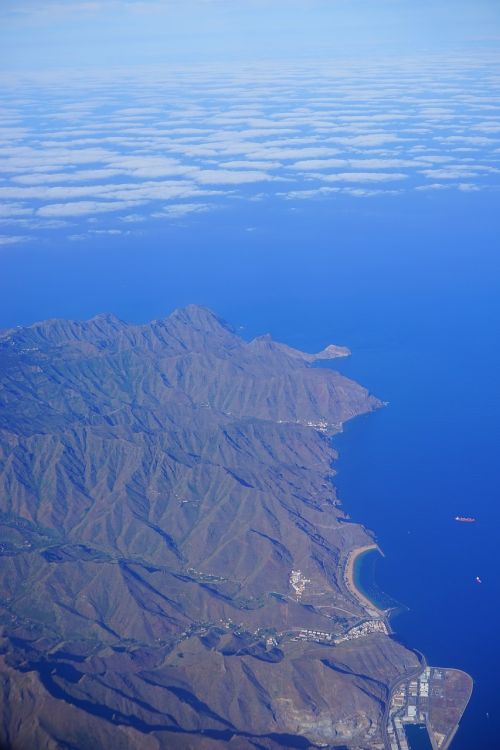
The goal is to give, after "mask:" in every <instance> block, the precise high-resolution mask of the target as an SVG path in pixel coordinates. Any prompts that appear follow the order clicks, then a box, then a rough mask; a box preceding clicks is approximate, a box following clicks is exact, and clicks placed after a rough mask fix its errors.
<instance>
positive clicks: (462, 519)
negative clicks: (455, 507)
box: [455, 516, 476, 523]
mask: <svg viewBox="0 0 500 750" xmlns="http://www.w3.org/2000/svg"><path fill="white" fill-rule="evenodd" d="M475 520H476V519H475V518H473V517H472V516H455V521H459V523H474V522H475Z"/></svg>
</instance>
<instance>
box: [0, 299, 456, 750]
mask: <svg viewBox="0 0 500 750" xmlns="http://www.w3.org/2000/svg"><path fill="white" fill-rule="evenodd" d="M348 353H349V352H348V350H347V349H345V348H344V347H335V346H329V347H327V348H326V349H325V350H323V352H320V353H319V354H316V355H313V354H308V353H304V352H300V351H298V350H295V349H292V348H290V347H289V346H286V345H284V344H280V343H277V342H274V341H273V340H272V339H271V338H270V337H269V336H263V337H259V338H257V339H254V340H252V341H249V342H248V341H245V340H243V339H242V338H240V337H239V336H238V335H236V333H235V332H234V331H233V330H232V328H231V327H230V326H229V325H228V324H226V323H225V322H224V321H222V320H221V319H220V318H218V317H217V316H216V315H215V314H214V313H212V312H211V311H210V310H207V309H206V308H202V307H198V306H189V307H186V308H183V309H179V310H175V311H174V312H173V313H172V314H171V315H169V316H168V317H166V318H164V319H161V320H155V321H153V322H151V323H148V324H145V325H130V324H127V323H125V322H123V321H121V320H119V319H118V318H116V317H115V316H113V315H109V314H106V315H98V316H96V317H95V318H92V319H91V320H88V321H84V322H80V321H68V320H48V321H44V322H41V323H37V324H34V325H32V326H28V327H24V328H22V327H19V328H14V329H9V330H4V331H0V498H1V508H0V555H1V557H2V572H1V574H0V624H1V652H0V678H1V679H0V699H1V701H2V707H3V709H2V715H1V717H0V746H1V747H2V748H9V749H12V750H29V749H31V748H35V747H37V748H46V749H47V750H63V748H71V749H72V750H88V748H92V750H108V749H109V748H119V749H120V750H167V748H168V750H177V749H178V750H191V749H193V750H217V748H220V747H225V746H226V745H227V746H228V748H229V749H231V748H234V749H235V750H254V749H255V748H267V749H268V750H278V749H279V748H283V747H285V748H288V747H299V748H308V747H313V746H321V747H331V748H334V747H336V748H341V747H342V748H351V749H352V750H354V749H358V750H359V749H360V748H364V749H367V748H370V749H373V750H384V748H387V749H388V750H392V749H393V748H398V750H399V748H401V747H404V745H403V744H401V743H402V742H403V740H404V737H403V734H402V732H401V731H400V725H401V726H402V725H403V724H404V722H405V721H411V720H413V719H416V718H418V717H420V716H422V717H423V718H424V719H425V716H427V715H429V717H430V719H429V721H430V723H431V724H432V726H434V727H435V728H436V727H437V730H436V731H438V734H439V736H440V737H443V738H444V739H443V740H442V744H441V745H439V748H445V747H447V744H446V743H448V741H449V739H450V738H451V736H452V733H453V731H454V728H455V727H456V724H457V723H458V720H459V717H460V715H461V712H462V711H463V708H464V707H465V705H466V693H467V690H466V689H465V690H464V686H463V685H462V683H460V690H459V691H458V692H460V691H461V692H460V695H461V696H462V702H461V703H460V701H458V703H457V704H456V710H455V711H454V712H451V713H450V714H449V716H448V719H447V720H446V721H445V719H443V716H442V713H441V714H440V713H439V710H438V708H436V707H434V704H433V703H432V697H430V696H429V697H428V700H427V701H423V702H422V703H421V704H419V705H418V706H417V708H416V710H415V712H414V711H413V708H411V710H410V709H409V707H410V706H413V693H412V690H413V687H412V681H414V680H415V679H419V680H420V679H422V680H424V678H421V677H420V675H422V674H423V673H424V670H425V669H427V665H426V664H425V663H423V661H422V659H421V658H420V656H419V655H418V654H417V653H416V652H413V651H412V650H409V649H407V648H406V647H404V646H403V645H401V644H400V643H398V642H397V640H395V639H394V638H393V637H391V636H390V630H389V626H388V623H387V621H386V619H385V613H384V612H382V611H379V610H377V609H376V608H375V607H374V606H373V604H372V603H371V602H369V601H368V600H367V599H366V598H365V597H363V596H362V595H360V592H359V591H357V589H356V587H355V585H354V580H353V564H354V555H355V552H356V551H359V550H363V549H367V548H369V547H370V546H372V545H373V544H374V541H373V538H372V535H371V534H370V533H368V532H367V531H366V530H365V529H364V528H363V527H362V526H361V525H358V524H356V523H352V522H349V523H346V522H345V521H346V516H345V514H344V512H343V511H342V509H341V507H340V505H339V501H338V499H337V497H336V494H335V488H334V485H333V483H332V479H333V477H334V470H333V468H332V466H333V464H334V462H335V458H336V454H335V450H334V448H333V446H332V441H331V437H332V436H333V435H335V434H336V433H337V432H338V431H339V430H340V429H341V427H342V424H343V423H344V422H346V421H347V420H349V419H352V418H353V417H356V416H357V415H360V414H363V413H366V412H370V411H372V410H374V409H377V408H378V407H379V406H380V405H381V402H380V401H378V399H377V398H375V397H374V396H372V395H371V394H370V393H368V391H367V390H366V389H365V388H363V387H362V386H360V385H358V384H357V383H355V382H353V381H351V380H349V379H347V378H345V377H343V376H342V375H340V374H339V373H338V372H336V371H335V370H333V369H332V368H331V366H330V367H320V366H319V367H318V366H312V365H314V364H315V363H321V361H322V360H325V359H332V358H335V357H337V356H347V354H348ZM425 674H427V673H425ZM430 679H432V680H434V679H436V680H437V679H439V678H438V676H437V674H434V673H432V674H431V678H430ZM424 681H425V680H424ZM459 682H460V681H459ZM452 683H453V679H452V680H451V682H450V685H451V684H452ZM443 684H444V683H443ZM457 684H458V683H457ZM407 686H408V687H407ZM398 691H399V692H398ZM443 695H444V693H443ZM459 704H460V705H459ZM450 717H452V718H450Z"/></svg>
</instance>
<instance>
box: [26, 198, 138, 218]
mask: <svg viewBox="0 0 500 750" xmlns="http://www.w3.org/2000/svg"><path fill="white" fill-rule="evenodd" d="M137 205H138V204H137V202H135V201H134V202H131V201H108V202H103V201H74V202H72V203H49V205H47V206H42V208H39V209H38V211H37V214H38V216H48V217H52V216H88V215H89V214H91V215H93V214H100V213H108V212H110V211H111V212H114V211H124V210H126V209H128V208H131V207H132V206H137Z"/></svg>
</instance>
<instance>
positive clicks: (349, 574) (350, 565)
mask: <svg viewBox="0 0 500 750" xmlns="http://www.w3.org/2000/svg"><path fill="white" fill-rule="evenodd" d="M372 549H379V548H378V546H377V545H376V544H367V545H365V546H364V547H356V549H353V550H352V551H351V552H350V553H349V557H348V558H347V564H346V567H345V581H346V584H347V586H348V588H349V590H350V591H351V593H352V594H354V596H355V597H356V599H357V600H358V601H359V602H360V604H361V605H362V606H363V607H365V608H366V609H367V610H368V611H369V612H370V614H375V615H377V616H381V615H384V613H385V612H384V610H383V609H379V608H378V607H376V606H375V605H374V604H373V602H372V601H370V599H368V597H366V596H365V595H364V594H363V593H362V592H361V591H360V590H359V589H358V588H357V587H356V584H355V582H354V565H355V563H356V559H357V558H358V557H359V556H360V555H362V554H363V553H364V552H368V550H372Z"/></svg>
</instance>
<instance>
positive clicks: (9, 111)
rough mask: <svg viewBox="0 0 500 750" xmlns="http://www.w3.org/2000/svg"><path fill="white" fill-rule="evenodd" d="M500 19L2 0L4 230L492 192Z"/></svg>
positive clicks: (456, 9) (350, 9)
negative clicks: (248, 207)
mask: <svg viewBox="0 0 500 750" xmlns="http://www.w3.org/2000/svg"><path fill="white" fill-rule="evenodd" d="M499 20H500V6H498V3H496V2H495V3H494V2H491V1H490V0H478V2H475V3H473V4H472V3H469V2H467V3H465V2H462V0H455V2H453V3H450V2H446V3H443V2H441V0H433V2H430V1H429V0H420V1H419V2H418V3H417V2H413V1H412V2H410V0H381V2H377V3H375V2H372V0H328V1H326V0H287V2H286V3H285V2H282V0H269V1H266V0H231V2H228V1H227V0H183V2H177V1H176V0H172V1H171V2H166V1H165V0H163V1H162V2H160V1H159V0H149V1H148V2H146V1H144V2H141V1H140V0H119V1H118V0H107V2H104V1H102V0H92V1H90V0H88V1H85V0H82V1H81V2H44V3H41V2H34V1H33V0H17V1H16V2H13V0H4V2H3V3H2V4H1V5H0V29H1V31H0V49H1V50H2V52H1V53H0V54H1V56H2V58H3V60H2V62H3V65H2V69H1V72H0V83H1V94H0V105H1V112H0V114H1V116H2V117H1V127H0V201H1V204H0V248H7V247H14V246H22V245H26V244H29V243H34V242H36V243H38V245H40V246H43V245H44V244H45V245H50V244H51V243H59V244H64V245H65V246H67V247H70V246H71V245H72V243H75V242H88V243H92V242H94V243H95V242H97V241H102V239H103V237H106V236H109V237H111V236H113V237H119V236H124V237H131V236H137V237H141V236H144V235H145V234H147V232H148V231H149V229H151V228H153V229H154V230H155V231H156V229H157V228H158V226H167V225H171V224H172V223H182V224H184V225H186V226H191V225H192V226H193V227H196V220H197V218H198V217H200V216H202V215H204V214H207V213H214V214H215V215H217V216H220V217H221V219H220V221H225V220H226V218H227V217H228V216H229V215H230V214H231V215H236V214H237V213H238V211H239V209H240V208H241V206H242V205H243V204H247V205H254V206H255V207H256V210H257V207H258V206H260V209H259V210H261V212H265V211H266V210H267V207H269V206H271V205H275V204H276V205H280V206H281V207H282V208H283V210H284V211H285V213H286V212H287V211H288V212H289V213H290V212H293V211H296V210H301V208H300V207H302V206H304V205H305V204H306V203H307V202H308V201H309V202H310V201H323V202H324V203H325V205H327V206H331V207H332V209H334V208H335V206H336V205H337V204H338V201H339V200H341V199H349V200H351V201H352V202H359V201H360V200H366V201H369V199H370V198H384V199H386V200H387V201H389V202H390V201H393V203H394V206H395V207H396V206H397V201H398V200H399V199H400V198H401V197H402V196H406V197H407V198H408V196H415V198H416V197H417V196H422V195H425V194H427V195H429V196H430V195H431V194H433V193H434V194H437V193H457V194H474V193H480V192H481V191H487V192H488V193H489V194H493V193H494V192H495V191H497V190H498V187H499V185H500V124H499V122H500V94H499V91H500V87H499V85H498V84H499V80H500V68H499V65H498V62H499V60H500V51H499V49H498V40H499V39H500V23H499ZM367 210H370V209H369V208H368V207H367ZM257 213H258V211H257ZM256 224H258V217H257V221H256ZM244 229H245V231H253V230H254V229H255V227H254V226H245V227H244ZM193 231H194V230H193ZM193 241H195V240H194V236H193Z"/></svg>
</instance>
